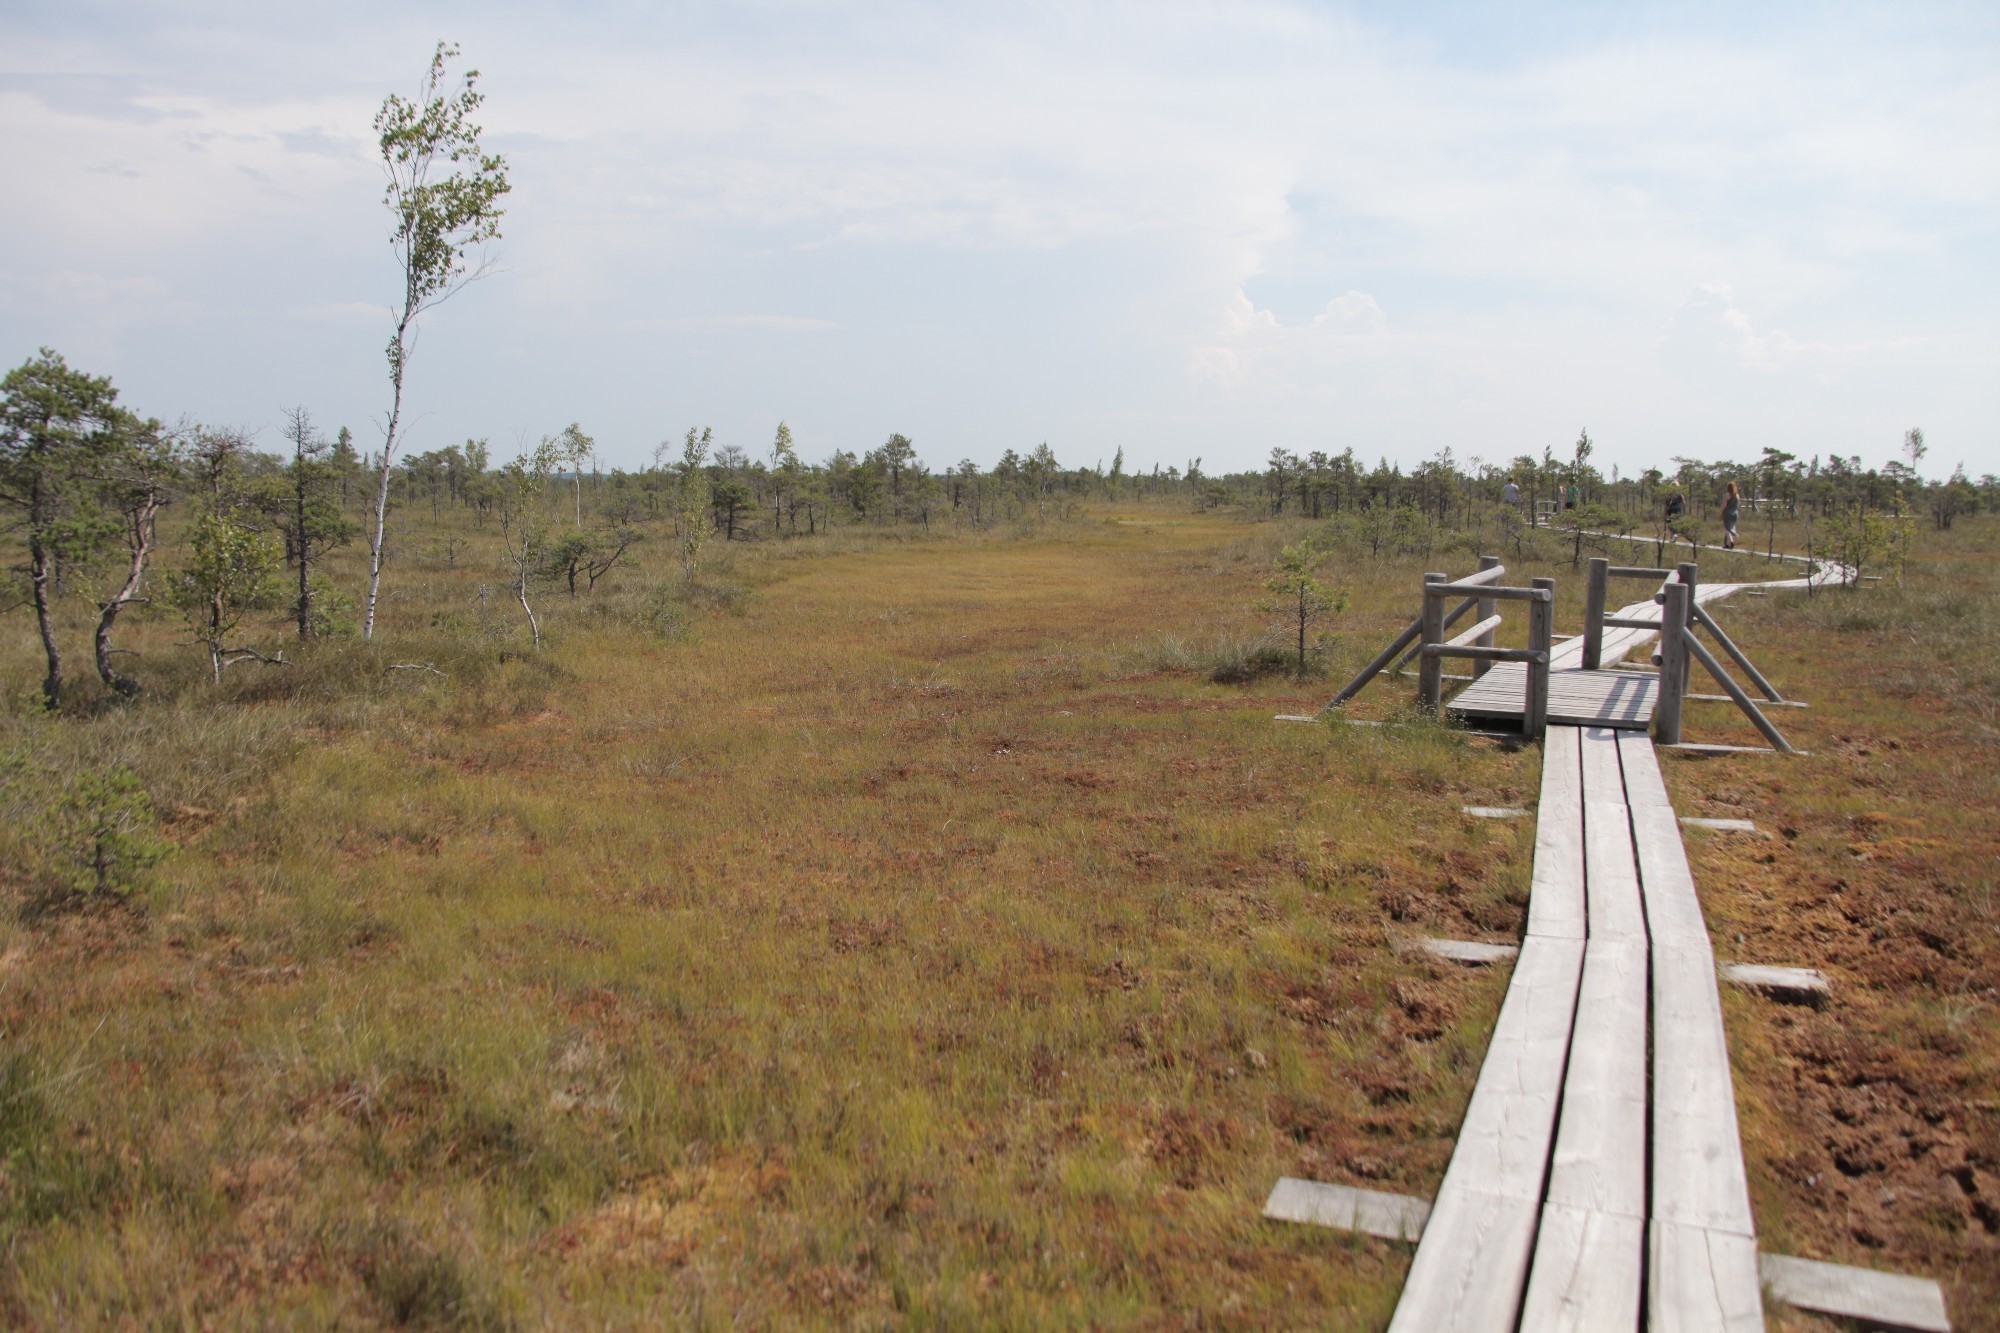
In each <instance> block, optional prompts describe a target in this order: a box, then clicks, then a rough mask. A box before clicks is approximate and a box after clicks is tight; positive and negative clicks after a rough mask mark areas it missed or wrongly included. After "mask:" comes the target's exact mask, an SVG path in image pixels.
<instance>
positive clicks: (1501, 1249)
mask: <svg viewBox="0 0 2000 1333" xmlns="http://www.w3.org/2000/svg"><path fill="white" fill-rule="evenodd" d="M1582 955H1583V945H1582V942H1581V941H1579V940H1566V939H1551V938H1543V937H1537V936H1530V937H1529V938H1528V940H1527V942H1526V943H1525V944H1523V945H1522V946H1521V956H1520V960H1519V961H1518V962H1517V963H1516V964H1515V965H1514V975H1513V977H1512V978H1511V979H1510V980H1509V982H1508V985H1507V998H1506V999H1505V1000H1504V1001H1503V1002H1502V1003H1501V1006H1500V1017H1499V1020H1498V1021H1497V1022H1496V1023H1495V1024H1494V1027H1493V1039H1492V1041H1491V1042H1490V1043H1489V1044H1488V1046H1487V1049H1486V1059H1485V1061H1484V1063H1482V1064H1481V1065H1480V1068H1479V1081H1478V1083H1476V1084H1475V1085H1474V1086H1473V1089H1472V1101H1471V1103H1470V1104H1469V1105H1468V1106H1467V1107H1466V1111H1465V1120H1464V1122H1463V1123H1462V1124H1461V1125H1460V1126H1459V1131H1458V1143H1457V1144H1456V1146H1455V1147H1454V1148H1453V1149H1452V1154H1451V1165H1450V1166H1449V1167H1447V1168H1446V1169H1445V1176H1444V1184H1443V1185H1442V1186H1441V1187H1440V1188H1439V1190H1438V1196H1437V1200H1436V1202H1435V1203H1434V1204H1433V1205H1432V1210H1431V1219H1430V1222H1429V1223H1428V1224H1427V1225H1426V1226H1425V1228H1424V1238H1423V1241H1422V1243H1421V1244H1419V1245H1418V1247H1417V1257H1416V1259H1415V1260H1414V1261H1413V1262H1412V1263H1411V1265H1410V1274H1409V1277H1408V1279H1407V1280H1406V1281H1405V1282H1404V1285H1403V1298H1402V1301H1401V1303H1400V1304H1398V1305H1397V1307H1396V1318H1395V1321H1394V1322H1393V1323H1392V1324H1391V1325H1390V1327H1391V1329H1403V1330H1417V1329H1421V1330H1426V1333H1428V1330H1432V1329H1466V1330H1471V1329H1494V1330H1512V1329H1513V1327H1514V1323H1515V1319H1516V1317H1517V1316H1518V1314H1519V1313H1520V1305H1521V1292H1522V1290H1523V1289H1524V1287H1525V1286H1526V1283H1527V1277H1528V1258H1529V1253H1530V1251H1531V1250H1532V1249H1533V1247H1534V1238H1535V1224H1536V1220H1537V1217H1538V1215H1539V1213H1540V1209H1541V1193H1542V1182H1543V1178H1544V1177H1545V1175H1546V1174H1547V1170H1548V1163H1549V1153H1550V1150H1551V1145H1552V1143H1553V1140H1554V1137H1555V1118H1556V1106H1557V1103H1558V1102H1559V1100H1560V1096H1561V1091H1562V1074H1563V1064H1564V1060H1565V1058H1566V1056H1567V1054H1568V1048H1569V1033H1570V1025H1571V1023H1572V1021H1573V1020H1574V1018H1575V1014H1576V990H1577V984H1578V981H1579V979H1580V975H1581V972H1582Z"/></svg>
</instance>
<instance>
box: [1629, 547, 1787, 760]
mask: <svg viewBox="0 0 2000 1333" xmlns="http://www.w3.org/2000/svg"><path fill="white" fill-rule="evenodd" d="M1660 596H1661V599H1662V601H1663V603H1664V605H1665V608H1666V610H1665V613H1664V614H1663V615H1662V616H1661V617H1660V624H1661V629H1660V693H1659V699H1658V702H1656V703H1655V704H1654V706H1653V725H1654V728H1655V730H1656V731H1657V733H1658V735H1659V740H1660V744H1662V745H1679V744H1680V743H1681V704H1682V702H1683V701H1684V700H1685V699H1686V698H1687V686H1688V673H1689V672H1690V671H1691V670H1692V669H1693V668H1692V664H1693V663H1694V662H1699V663H1701V664H1702V666H1703V667H1704V668H1705V669H1706V670H1707V671H1708V674H1709V675H1711V676H1713V677H1715V681H1716V684H1718V685H1720V686H1722V688H1723V690H1724V691H1725V692H1726V693H1727V694H1728V695H1729V697H1730V699H1731V700H1733V701H1734V702H1735V704H1736V706H1737V707H1738V708H1740V709H1742V710H1743V714H1744V716H1745V717H1748V718H1749V719H1750V721H1751V724H1752V725H1754V726H1755V727H1756V728H1757V730H1758V731H1760V732H1762V733H1763V734H1764V739H1765V740H1767V741H1769V742H1771V748H1772V749H1774V750H1777V751H1778V752H1779V753H1780V754H1793V753H1796V752H1795V751H1794V750H1793V749H1792V747H1791V744H1790V742H1788V741H1786V739H1785V737H1784V735H1783V733H1781V732H1780V731H1779V730H1778V729H1777V727H1775V726H1773V725H1772V723H1771V719H1770V718H1768V717H1766V716H1764V710H1763V709H1761V708H1759V707H1758V706H1757V704H1756V701H1755V700H1753V699H1752V698H1751V697H1750V696H1749V694H1748V693H1746V692H1745V691H1744V689H1743V687H1742V686H1741V685H1738V684H1737V683H1736V680H1735V678H1734V677H1732V676H1731V675H1730V674H1729V672H1728V671H1726V670H1724V669H1723V666H1722V663H1720V662H1718V661H1716V660H1715V654H1713V653H1711V652H1709V651H1708V648H1707V646H1706V645H1704V644H1703V643H1702V641H1701V640H1700V639H1697V638H1696V637H1695V634H1694V626H1695V625H1696V624H1701V625H1705V626H1707V627H1708V629H1709V631H1710V632H1711V633H1712V634H1714V635H1715V636H1716V639H1717V641H1718V642H1720V643H1723V644H1725V645H1727V648H1728V651H1729V653H1730V655H1731V656H1732V657H1734V658H1735V659H1736V661H1737V663H1738V665H1740V666H1742V667H1744V669H1745V670H1747V671H1748V672H1750V674H1751V675H1752V676H1753V677H1754V678H1755V679H1756V680H1757V682H1758V683H1759V685H1761V686H1762V687H1763V689H1764V690H1765V692H1766V694H1767V695H1768V696H1769V697H1770V698H1771V699H1772V700H1773V701H1775V702H1783V701H1782V700H1781V699H1779V697H1778V693H1777V691H1776V690H1773V689H1772V688H1771V686H1770V684H1769V682H1767V681H1765V680H1764V677H1763V676H1762V675H1761V674H1760V673H1759V672H1758V671H1757V669H1756V668H1755V667H1753V666H1751V665H1750V662H1749V659H1748V658H1746V657H1744V656H1743V655H1742V650H1740V649H1738V648H1737V647H1736V645H1735V644H1734V643H1733V642H1731V641H1730V638H1729V636H1728V635H1727V634H1724V633H1723V632H1722V630H1721V629H1720V628H1719V627H1718V626H1717V625H1716V623H1715V621H1714V620H1713V619H1712V618H1710V616H1709V615H1708V613H1707V612H1705V611H1703V610H1702V609H1701V608H1700V607H1698V606H1696V605H1695V602H1694V588H1693V587H1692V585H1691V584H1684V583H1679V582H1675V583H1669V584H1668V585H1667V586H1666V587H1665V588H1663V589H1661V590H1660Z"/></svg>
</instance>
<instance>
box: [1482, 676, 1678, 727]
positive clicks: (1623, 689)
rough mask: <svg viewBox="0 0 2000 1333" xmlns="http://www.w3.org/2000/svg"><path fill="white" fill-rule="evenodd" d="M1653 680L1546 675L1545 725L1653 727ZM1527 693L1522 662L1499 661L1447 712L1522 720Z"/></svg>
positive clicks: (1655, 685)
mask: <svg viewBox="0 0 2000 1333" xmlns="http://www.w3.org/2000/svg"><path fill="white" fill-rule="evenodd" d="M1658 691H1659V679H1658V677H1655V676H1641V675H1636V674H1634V673H1633V672H1630V671H1584V670H1582V669H1581V668H1571V669H1568V670H1552V671H1550V672H1549V722H1550V724H1551V725H1555V726H1570V727H1618V728H1625V729H1630V730H1633V731H1644V730H1646V729H1647V728H1648V727H1650V726H1651V725H1652V724H1653V699H1654V696H1655V695H1656V694H1657V693H1658ZM1527 693H1528V667H1527V664H1526V663H1524V662H1501V663H1498V664H1497V665H1495V666H1494V668H1493V669H1492V670H1491V671H1488V672H1487V673H1486V674H1485V675H1483V676H1481V677H1480V678H1479V679H1478V680H1475V681H1473V682H1472V684H1470V685H1468V686H1466V687H1465V688H1464V689H1463V690H1460V691H1459V692H1458V694H1457V696H1456V697H1455V698H1453V699H1452V700H1451V702H1450V703H1448V704H1446V705H1445V711H1446V712H1447V713H1449V714H1450V715H1451V716H1453V717H1459V718H1464V719H1465V720H1467V721H1468V722H1474V721H1477V722H1493V721H1514V722H1519V721H1520V720H1521V716H1522V713H1523V712H1524V711H1525V708H1526V702H1527Z"/></svg>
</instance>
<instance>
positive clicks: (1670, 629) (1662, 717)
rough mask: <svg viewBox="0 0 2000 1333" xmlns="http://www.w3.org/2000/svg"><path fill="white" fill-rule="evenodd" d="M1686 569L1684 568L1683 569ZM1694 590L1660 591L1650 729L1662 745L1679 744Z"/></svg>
mask: <svg viewBox="0 0 2000 1333" xmlns="http://www.w3.org/2000/svg"><path fill="white" fill-rule="evenodd" d="M1683 568H1685V566H1683ZM1693 591H1694V590H1693V589H1692V588H1690V587H1688V585H1686V584H1684V583H1669V584H1668V585H1667V586H1666V587H1664V588H1662V589H1661V590H1660V593H1661V598H1662V602H1663V605H1662V606H1661V608H1660V688H1659V693H1658V694H1656V695H1655V696H1654V698H1653V728H1654V731H1655V732H1656V733H1657V735H1658V738H1659V742H1660V744H1662V745H1679V744H1680V743H1681V701H1682V699H1683V698H1684V697H1685V696H1686V694H1687V671H1688V651H1687V636H1688V628H1687V615H1688V607H1689V606H1690V605H1692V603H1693Z"/></svg>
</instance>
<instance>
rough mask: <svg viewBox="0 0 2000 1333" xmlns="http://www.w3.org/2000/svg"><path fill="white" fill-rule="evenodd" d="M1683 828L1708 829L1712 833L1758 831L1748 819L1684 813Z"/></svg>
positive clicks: (1682, 817)
mask: <svg viewBox="0 0 2000 1333" xmlns="http://www.w3.org/2000/svg"><path fill="white" fill-rule="evenodd" d="M1681 827H1682V828H1700V829H1707V830H1708V831H1709V832H1711V833H1756V832H1758V828H1757V825H1756V824H1755V823H1754V822H1753V821H1751V820H1748V819H1705V818H1703V817H1701V816H1699V815H1682V816H1681Z"/></svg>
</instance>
